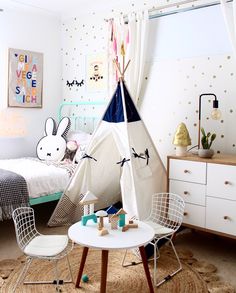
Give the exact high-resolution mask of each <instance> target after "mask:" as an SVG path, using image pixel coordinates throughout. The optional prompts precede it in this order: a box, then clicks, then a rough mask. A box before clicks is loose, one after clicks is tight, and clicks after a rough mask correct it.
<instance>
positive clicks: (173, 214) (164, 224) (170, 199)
mask: <svg viewBox="0 0 236 293" xmlns="http://www.w3.org/2000/svg"><path fill="white" fill-rule="evenodd" d="M184 207H185V203H184V200H183V198H182V197H180V196H179V195H177V194H174V193H156V194H154V195H153V196H152V209H151V214H150V216H149V217H148V218H147V219H146V220H145V221H144V222H145V223H147V224H149V225H150V226H152V227H153V229H154V231H155V237H154V238H153V240H152V241H151V242H150V244H152V245H153V246H154V257H153V261H154V272H153V274H154V275H153V281H154V284H155V286H157V287H158V286H160V285H161V284H162V283H164V282H165V281H167V280H169V279H170V278H171V277H173V276H174V275H175V274H177V273H178V272H179V271H181V269H182V265H181V262H180V259H179V256H178V254H177V252H176V250H175V247H174V244H173V242H172V238H173V236H174V233H175V232H176V231H177V230H178V229H179V227H180V226H181V224H182V221H183V214H184ZM161 239H166V240H167V241H169V242H170V244H171V247H172V249H173V251H174V254H175V256H176V259H177V262H178V268H177V270H175V271H174V272H172V273H170V274H169V275H167V276H166V277H165V278H163V279H162V280H161V281H159V282H158V283H157V259H158V258H159V257H160V253H159V249H158V242H159V241H160V240H161Z"/></svg>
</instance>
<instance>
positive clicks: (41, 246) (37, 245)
mask: <svg viewBox="0 0 236 293" xmlns="http://www.w3.org/2000/svg"><path fill="white" fill-rule="evenodd" d="M67 244H68V237H67V235H40V236H36V237H35V238H34V239H33V240H31V241H30V243H29V244H28V245H27V246H26V247H25V249H24V253H25V254H27V255H30V256H55V255H57V254H59V253H61V252H62V251H63V250H64V249H65V248H66V246H67Z"/></svg>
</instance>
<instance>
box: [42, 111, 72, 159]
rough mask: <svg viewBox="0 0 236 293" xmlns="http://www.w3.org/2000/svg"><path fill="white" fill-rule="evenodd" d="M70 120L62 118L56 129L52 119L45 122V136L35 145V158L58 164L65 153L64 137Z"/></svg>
mask: <svg viewBox="0 0 236 293" xmlns="http://www.w3.org/2000/svg"><path fill="white" fill-rule="evenodd" d="M70 124H71V123H70V119H69V118H68V117H64V118H62V120H61V121H60V123H59V125H58V127H57V129H56V124H55V121H54V119H53V118H51V117H50V118H48V119H47V120H46V122H45V136H44V137H43V138H41V139H40V141H39V142H38V145H37V156H38V158H39V159H40V160H45V161H54V162H59V161H61V160H62V159H63V157H64V155H65V151H66V139H65V135H66V133H67V132H68V130H69V128H70Z"/></svg>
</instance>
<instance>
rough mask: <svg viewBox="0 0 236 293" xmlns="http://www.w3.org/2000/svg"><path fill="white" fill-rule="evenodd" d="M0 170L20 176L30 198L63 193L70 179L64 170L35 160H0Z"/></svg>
mask: <svg viewBox="0 0 236 293" xmlns="http://www.w3.org/2000/svg"><path fill="white" fill-rule="evenodd" d="M64 166H65V165H64ZM0 168H1V169H5V170H9V171H12V172H15V173H17V174H19V175H22V176H23V177H24V178H25V180H26V182H27V186H28V191H29V197H30V198H36V197H39V196H44V195H47V194H53V193H55V192H61V191H64V189H65V188H66V186H67V184H68V182H69V178H70V175H69V172H68V170H67V169H66V168H61V167H56V166H54V165H47V164H45V163H43V162H41V161H39V160H37V159H35V158H20V159H8V160H0Z"/></svg>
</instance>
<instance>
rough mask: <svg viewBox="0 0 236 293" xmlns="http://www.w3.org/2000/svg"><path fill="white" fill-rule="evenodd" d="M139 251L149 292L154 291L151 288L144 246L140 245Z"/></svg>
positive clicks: (152, 292)
mask: <svg viewBox="0 0 236 293" xmlns="http://www.w3.org/2000/svg"><path fill="white" fill-rule="evenodd" d="M139 251H140V255H141V257H142V262H143V268H144V271H145V274H146V278H147V282H148V287H149V290H150V293H154V289H153V285H152V279H151V276H150V272H149V268H148V261H147V256H146V252H145V249H144V246H140V247H139Z"/></svg>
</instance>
